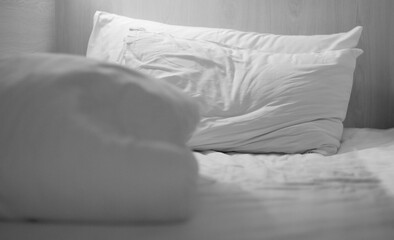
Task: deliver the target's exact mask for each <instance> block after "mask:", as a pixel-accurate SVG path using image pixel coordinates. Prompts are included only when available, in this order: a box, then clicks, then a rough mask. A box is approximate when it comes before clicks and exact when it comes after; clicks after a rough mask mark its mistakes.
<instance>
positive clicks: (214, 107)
mask: <svg viewBox="0 0 394 240" xmlns="http://www.w3.org/2000/svg"><path fill="white" fill-rule="evenodd" d="M361 53H362V50H360V49H344V50H333V51H325V52H320V53H298V54H285V53H266V52H262V51H259V50H251V49H239V48H228V47H224V46H222V45H219V44H217V43H214V42H207V41H200V40H190V39H182V38H176V37H174V36H172V35H168V34H161V33H151V32H145V31H139V30H138V31H130V33H129V35H128V37H127V38H126V39H125V47H124V49H123V52H122V54H121V56H120V58H119V61H118V62H119V63H120V64H123V65H126V66H128V67H130V68H133V69H136V70H139V71H141V72H144V73H146V74H149V75H151V76H154V77H156V78H159V79H161V80H164V81H165V82H168V83H171V84H173V85H175V86H177V87H179V88H180V89H182V90H183V91H184V92H185V93H187V94H188V95H189V96H191V97H193V98H194V99H195V100H196V101H197V102H198V103H199V105H200V112H201V115H202V120H201V122H200V124H199V126H198V128H197V130H196V132H195V133H194V135H193V137H192V138H191V139H190V141H189V145H190V146H191V147H193V148H194V149H195V150H218V151H237V152H249V153H263V152H281V153H298V152H307V151H311V152H319V153H322V154H326V155H330V154H334V153H336V152H337V149H338V147H339V146H340V139H341V136H342V130H343V125H342V121H343V120H344V118H345V116H346V111H347V106H348V102H349V98H350V92H351V88H352V82H353V72H354V68H355V64H356V59H357V57H358V56H359V55H360V54H361Z"/></svg>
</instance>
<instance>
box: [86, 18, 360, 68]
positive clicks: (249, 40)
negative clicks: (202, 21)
mask: <svg viewBox="0 0 394 240" xmlns="http://www.w3.org/2000/svg"><path fill="white" fill-rule="evenodd" d="M129 29H134V30H135V29H140V30H145V31H148V32H154V33H166V34H170V35H172V36H175V37H178V38H186V39H198V40H205V41H211V42H216V43H219V44H223V45H226V46H229V47H236V48H250V49H255V50H261V51H266V52H277V53H305V52H320V51H327V50H339V49H347V48H354V47H356V46H357V44H358V41H359V39H360V36H361V32H362V27H361V26H357V27H355V28H353V29H351V30H350V31H347V32H342V33H335V34H325V35H278V34H270V33H257V32H243V31H238V30H234V29H223V28H207V27H191V26H178V25H170V24H164V23H159V22H154V21H148V20H142V19H134V18H129V17H125V16H120V15H116V14H112V13H107V12H102V11H97V12H96V13H95V15H94V22H93V29H92V32H91V35H90V39H89V44H88V48H87V56H88V57H91V58H97V59H101V60H106V61H115V62H116V61H117V60H118V59H119V57H120V52H121V49H122V47H123V39H124V38H125V37H126V36H127V34H128V31H129Z"/></svg>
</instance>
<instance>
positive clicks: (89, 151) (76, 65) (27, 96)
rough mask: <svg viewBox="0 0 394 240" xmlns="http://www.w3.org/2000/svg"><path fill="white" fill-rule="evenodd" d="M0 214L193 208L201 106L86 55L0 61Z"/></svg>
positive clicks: (97, 217)
mask: <svg viewBox="0 0 394 240" xmlns="http://www.w3.org/2000/svg"><path fill="white" fill-rule="evenodd" d="M0 72H1V74H2V77H1V80H0V116H1V117H0V146H1V148H0V165H1V167H0V176H1V178H0V218H3V219H4V218H5V219H24V218H35V219H44V220H69V221H70V220H77V221H98V222H99V221H112V222H120V221H128V222H144V221H175V220H181V219H185V218H188V217H189V216H190V214H191V212H192V209H193V206H192V202H193V201H194V192H195V188H196V179H197V170H198V169H197V163H196V160H195V158H194V156H193V154H192V153H191V151H190V149H189V148H188V147H187V146H186V144H185V142H186V141H187V140H188V139H189V137H190V135H191V133H192V131H193V130H194V129H195V126H196V125H197V123H198V120H199V117H198V108H197V106H196V105H195V104H194V103H193V102H192V100H191V99H189V98H188V97H187V96H186V95H184V94H183V93H181V92H180V91H179V90H178V89H176V88H175V87H173V86H170V85H168V84H166V83H164V82H163V81H158V80H155V79H151V78H148V77H146V76H144V75H142V74H140V73H137V72H136V71H133V70H130V69H127V68H124V67H121V66H118V65H113V64H108V63H102V62H96V61H93V60H89V59H86V58H82V57H72V56H66V55H50V54H32V55H21V56H18V57H9V58H2V59H0Z"/></svg>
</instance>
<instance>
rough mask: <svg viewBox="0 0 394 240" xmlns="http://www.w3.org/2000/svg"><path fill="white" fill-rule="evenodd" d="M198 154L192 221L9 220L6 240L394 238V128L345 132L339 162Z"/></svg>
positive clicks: (2, 226)
mask: <svg viewBox="0 0 394 240" xmlns="http://www.w3.org/2000/svg"><path fill="white" fill-rule="evenodd" d="M194 154H195V156H196V157H197V159H198V162H199V166H200V180H199V194H198V197H199V199H198V201H197V202H198V203H197V204H198V205H197V209H196V212H195V215H194V217H193V218H192V219H191V220H189V221H187V222H184V223H180V224H179V223H178V224H169V225H137V226H136V225H128V224H122V225H110V224H106V225H104V224H101V225H98V224H87V223H84V224H81V223H72V222H68V223H51V222H34V223H32V222H2V223H0V239H2V240H7V239H12V240H17V239H40V240H45V239H73V240H76V239H215V240H220V239H226V240H228V239H237V240H239V239H242V240H247V239H303V240H305V239H357V240H359V239H394V129H388V130H377V129H349V128H348V129H345V131H344V134H343V138H342V144H341V148H340V150H339V152H338V154H336V155H333V156H322V155H319V154H316V153H311V154H291V155H279V154H239V153H221V152H214V151H212V152H195V153H194Z"/></svg>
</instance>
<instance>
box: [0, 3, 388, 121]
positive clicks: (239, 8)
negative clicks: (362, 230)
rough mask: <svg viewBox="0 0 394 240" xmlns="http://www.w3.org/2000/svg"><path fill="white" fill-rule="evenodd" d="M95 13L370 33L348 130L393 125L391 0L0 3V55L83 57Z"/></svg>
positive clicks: (279, 30)
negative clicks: (26, 53)
mask: <svg viewBox="0 0 394 240" xmlns="http://www.w3.org/2000/svg"><path fill="white" fill-rule="evenodd" d="M96 10H103V11H107V12H112V13H116V14H121V15H126V16H130V17H133V18H142V19H148V20H155V21H160V22H165V23H170V24H178V25H193V26H206V27H223V28H234V29H239V30H244V31H257V32H269V33H276V34H329V33H335V32H342V31H347V30H349V29H351V28H353V27H354V26H357V25H361V26H363V27H364V31H363V34H362V37H361V40H360V44H359V47H360V48H361V49H363V50H364V54H363V55H362V56H361V57H360V58H359V59H358V65H357V68H356V72H355V79H354V85H353V91H352V96H351V100H350V104H349V109H348V114H347V117H346V121H345V126H346V127H370V128H390V127H394V14H392V13H393V12H394V1H392V0H379V1H373V0H329V1H327V0H111V1H106V0H67V1H63V0H30V1H23V0H0V14H1V16H0V32H1V37H0V53H9V52H17V51H51V52H65V53H72V54H82V55H83V54H85V51H86V45H87V41H88V38H89V34H90V30H91V27H92V17H93V14H94V12H95V11H96Z"/></svg>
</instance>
